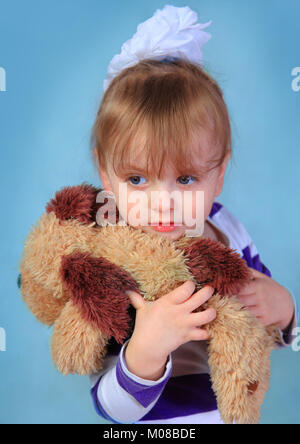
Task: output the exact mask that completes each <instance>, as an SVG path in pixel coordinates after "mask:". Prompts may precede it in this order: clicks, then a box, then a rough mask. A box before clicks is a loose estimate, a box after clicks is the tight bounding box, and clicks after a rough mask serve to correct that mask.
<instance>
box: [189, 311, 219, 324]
mask: <svg viewBox="0 0 300 444" xmlns="http://www.w3.org/2000/svg"><path fill="white" fill-rule="evenodd" d="M216 316H217V313H216V310H215V309H214V308H208V309H207V310H204V311H200V312H198V313H191V314H190V315H189V326H190V327H201V326H202V325H206V324H209V322H211V321H213V320H214V319H215V318H216Z"/></svg>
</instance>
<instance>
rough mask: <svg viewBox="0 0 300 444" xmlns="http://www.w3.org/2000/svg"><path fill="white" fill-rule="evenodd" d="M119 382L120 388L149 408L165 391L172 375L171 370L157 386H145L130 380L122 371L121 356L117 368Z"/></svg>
mask: <svg viewBox="0 0 300 444" xmlns="http://www.w3.org/2000/svg"><path fill="white" fill-rule="evenodd" d="M116 375H117V380H118V383H119V384H120V386H121V387H122V388H123V389H124V390H126V392H127V393H129V394H130V395H132V396H133V397H134V398H135V399H136V400H137V401H138V402H139V403H140V404H142V406H143V407H148V405H149V404H151V402H153V401H154V400H155V399H156V398H157V396H158V395H159V394H160V393H161V392H162V391H163V389H164V387H165V385H166V383H167V381H168V379H169V378H170V375H171V368H170V370H169V372H168V374H167V375H166V378H165V379H164V380H163V381H162V382H160V383H159V384H156V385H152V386H149V385H143V384H140V383H139V382H136V381H134V380H133V379H131V378H129V376H127V375H126V373H125V372H124V371H123V369H122V365H121V358H120V356H119V359H118V362H117V366H116Z"/></svg>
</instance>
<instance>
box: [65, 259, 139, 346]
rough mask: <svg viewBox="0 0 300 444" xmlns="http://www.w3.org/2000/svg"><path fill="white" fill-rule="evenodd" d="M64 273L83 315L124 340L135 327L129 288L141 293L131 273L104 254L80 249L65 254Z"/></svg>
mask: <svg viewBox="0 0 300 444" xmlns="http://www.w3.org/2000/svg"><path fill="white" fill-rule="evenodd" d="M60 276H61V279H62V281H63V282H64V283H65V285H66V287H67V288H68V290H69V292H70V298H71V299H72V301H73V303H74V304H75V305H77V306H78V308H79V309H80V312H81V314H82V317H83V319H85V320H87V321H88V322H92V323H93V324H94V325H96V326H97V327H98V328H99V330H100V331H101V333H102V334H104V335H106V336H113V337H114V338H115V339H116V341H117V342H119V343H121V342H122V341H123V340H124V339H125V337H126V335H127V334H128V331H129V329H130V328H131V318H130V316H129V314H128V308H129V298H128V296H127V295H126V294H125V291H126V290H133V291H136V292H138V293H139V288H138V285H137V283H136V282H135V280H134V279H133V278H132V277H131V276H130V274H129V273H128V272H127V271H125V270H123V269H122V268H120V267H118V266H117V265H115V264H113V263H112V262H110V261H109V260H107V259H105V258H103V257H93V256H92V255H91V254H90V253H81V252H79V251H78V252H75V253H73V254H70V255H68V256H62V261H61V269H60Z"/></svg>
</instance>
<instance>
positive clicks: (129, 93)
mask: <svg viewBox="0 0 300 444" xmlns="http://www.w3.org/2000/svg"><path fill="white" fill-rule="evenodd" d="M209 79H210V78H209V76H208V75H207V74H204V72H203V71H202V70H201V68H199V67H195V66H194V65H192V64H190V63H188V62H186V61H180V60H179V61H174V62H172V63H167V64H164V63H161V62H157V61H153V60H148V61H142V62H140V63H139V64H138V65H136V66H134V67H130V68H127V69H125V70H124V71H122V72H121V74H120V75H119V76H117V77H116V78H115V79H114V80H113V81H112V83H111V85H110V86H109V88H108V89H107V91H106V94H105V95H104V98H103V102H102V104H101V107H100V109H99V112H98V117H97V120H96V122H95V126H94V136H95V142H96V147H97V151H98V154H99V158H100V161H102V163H103V166H104V167H105V168H107V165H108V163H109V164H110V165H111V166H112V168H113V170H114V172H115V174H116V175H117V176H119V177H124V176H125V175H127V174H130V173H134V172H135V173H136V174H137V173H141V174H145V175H147V177H150V178H154V177H158V178H160V177H161V174H162V171H163V166H164V164H165V163H166V162H167V163H169V164H171V165H172V166H173V168H174V170H175V171H176V172H177V173H178V174H179V175H186V174H190V175H199V174H200V175H203V174H205V173H207V172H208V171H210V170H212V169H214V168H216V167H218V166H220V165H221V163H222V162H223V160H224V158H225V155H226V153H227V151H228V149H230V147H231V138H230V125H229V120H228V115H227V110H226V106H225V103H224V101H223V97H222V93H221V92H220V90H219V89H218V87H217V86H216V84H215V83H213V81H211V80H209Z"/></svg>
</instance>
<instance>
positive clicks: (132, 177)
mask: <svg viewBox="0 0 300 444" xmlns="http://www.w3.org/2000/svg"><path fill="white" fill-rule="evenodd" d="M141 178H142V179H145V178H144V177H143V176H130V177H129V178H128V180H129V181H130V183H131V185H141V183H140V182H139V180H140V179H141ZM131 180H133V182H131ZM145 180H146V179H145ZM142 185H143V184H142Z"/></svg>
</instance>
